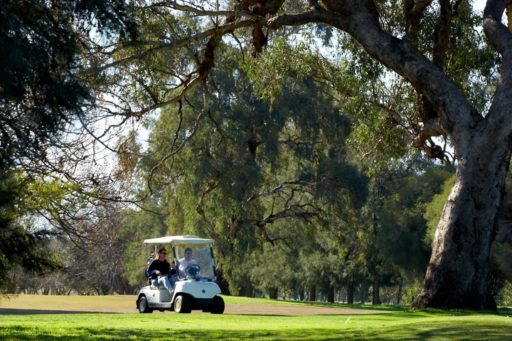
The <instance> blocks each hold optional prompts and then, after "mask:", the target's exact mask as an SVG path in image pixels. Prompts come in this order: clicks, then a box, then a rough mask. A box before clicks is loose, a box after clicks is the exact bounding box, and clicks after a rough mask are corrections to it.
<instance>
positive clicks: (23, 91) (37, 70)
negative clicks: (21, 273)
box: [0, 0, 135, 285]
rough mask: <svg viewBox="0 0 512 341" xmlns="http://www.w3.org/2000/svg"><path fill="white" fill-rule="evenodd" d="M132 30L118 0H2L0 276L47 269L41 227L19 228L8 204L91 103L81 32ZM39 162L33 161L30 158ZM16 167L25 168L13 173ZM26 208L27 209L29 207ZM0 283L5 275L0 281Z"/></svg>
mask: <svg viewBox="0 0 512 341" xmlns="http://www.w3.org/2000/svg"><path fill="white" fill-rule="evenodd" d="M93 31H94V32H97V34H104V35H109V34H110V35H115V36H117V37H120V38H121V37H123V36H126V37H127V35H129V34H131V36H132V37H133V36H134V34H135V25H134V24H133V22H131V21H130V20H128V19H127V16H126V13H125V11H124V2H123V1H118V0H112V1H89V0H85V1H60V0H52V1H43V0H36V1H25V0H22V1H18V0H6V1H2V5H1V6H0V50H1V51H2V53H1V55H0V65H2V68H1V70H0V173H1V180H0V182H1V183H0V186H1V187H2V191H1V193H0V212H2V215H3V217H2V219H1V221H0V277H1V278H5V276H6V274H7V271H8V270H9V269H11V268H13V267H14V266H15V265H21V266H22V268H25V269H32V270H34V269H36V268H37V267H41V268H52V267H54V266H55V264H54V260H53V259H52V258H51V257H49V256H50V254H45V253H44V252H43V249H44V248H43V246H44V242H45V241H46V238H43V236H45V235H47V234H48V232H47V231H43V230H40V231H36V230H31V229H30V228H29V227H28V226H22V225H21V224H20V223H19V221H18V220H19V218H20V217H22V216H23V215H24V214H26V213H27V212H23V211H20V210H19V208H18V207H16V200H17V199H18V198H17V197H18V196H19V195H20V193H21V192H23V186H24V183H23V182H24V181H25V180H24V178H25V177H27V181H31V180H32V179H31V177H34V176H35V174H38V173H42V174H43V175H48V174H49V172H50V170H49V169H48V167H44V166H43V165H44V161H45V160H46V159H47V150H48V148H49V146H56V147H59V146H62V145H64V141H63V140H62V139H61V138H60V136H61V134H59V133H61V132H62V131H63V129H64V127H65V124H67V123H70V122H72V120H74V119H75V118H77V117H78V116H79V115H82V114H83V113H84V110H87V109H90V108H91V107H92V105H93V104H94V103H93V96H92V95H91V94H92V91H93V83H90V79H86V78H84V74H83V73H82V72H81V70H82V69H83V67H84V66H85V65H84V64H85V62H84V61H83V59H81V58H80V56H81V54H84V53H86V50H87V48H88V47H90V45H88V44H89V42H88V40H89V38H88V37H89V33H91V32H93ZM38 163H39V165H40V166H41V168H38V167H35V166H34V165H36V164H38ZM19 168H23V169H24V170H25V172H24V173H23V172H18V169H19ZM31 213H34V212H31ZM0 283H2V285H3V284H5V283H6V282H5V281H3V280H2V281H0Z"/></svg>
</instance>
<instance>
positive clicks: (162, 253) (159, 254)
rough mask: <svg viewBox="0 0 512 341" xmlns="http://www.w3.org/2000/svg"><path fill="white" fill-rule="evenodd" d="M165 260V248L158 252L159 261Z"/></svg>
mask: <svg viewBox="0 0 512 341" xmlns="http://www.w3.org/2000/svg"><path fill="white" fill-rule="evenodd" d="M166 258H167V250H166V249H165V247H163V248H161V249H160V250H158V258H157V259H159V260H165V259H166Z"/></svg>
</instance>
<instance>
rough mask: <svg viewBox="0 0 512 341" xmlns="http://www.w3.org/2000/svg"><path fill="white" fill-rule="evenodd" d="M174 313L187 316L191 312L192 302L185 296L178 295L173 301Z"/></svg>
mask: <svg viewBox="0 0 512 341" xmlns="http://www.w3.org/2000/svg"><path fill="white" fill-rule="evenodd" d="M174 311H175V312H177V313H179V314H188V313H190V311H192V300H191V299H190V297H189V296H187V295H178V296H176V298H175V299H174Z"/></svg>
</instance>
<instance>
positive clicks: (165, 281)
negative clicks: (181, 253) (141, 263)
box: [148, 248, 176, 294]
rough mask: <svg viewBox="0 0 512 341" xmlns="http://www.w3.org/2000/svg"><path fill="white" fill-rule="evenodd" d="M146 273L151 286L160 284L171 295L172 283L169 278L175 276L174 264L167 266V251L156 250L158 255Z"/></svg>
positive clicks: (162, 249) (163, 249)
mask: <svg viewBox="0 0 512 341" xmlns="http://www.w3.org/2000/svg"><path fill="white" fill-rule="evenodd" d="M148 273H149V275H150V276H151V278H152V280H153V285H155V286H158V284H162V285H163V286H164V287H165V288H166V289H167V290H169V292H170V293H171V294H172V292H173V288H174V283H173V282H172V281H171V279H170V276H172V275H174V274H176V266H175V265H174V263H171V264H169V262H168V261H167V250H166V249H165V248H161V249H160V250H158V254H157V255H156V257H155V259H154V260H153V261H152V262H151V264H150V265H149V268H148Z"/></svg>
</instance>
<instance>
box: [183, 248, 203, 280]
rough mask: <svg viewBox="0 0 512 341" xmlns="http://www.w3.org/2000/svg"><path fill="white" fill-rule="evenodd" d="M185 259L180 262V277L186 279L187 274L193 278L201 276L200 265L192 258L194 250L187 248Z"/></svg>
mask: <svg viewBox="0 0 512 341" xmlns="http://www.w3.org/2000/svg"><path fill="white" fill-rule="evenodd" d="M184 255H185V257H183V258H181V259H180V260H179V261H178V265H179V266H178V270H179V276H180V277H182V278H184V277H187V274H189V275H192V276H193V277H194V276H196V275H199V264H197V261H196V260H195V259H193V258H192V249H191V248H189V247H187V248H186V249H185V252H184Z"/></svg>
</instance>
